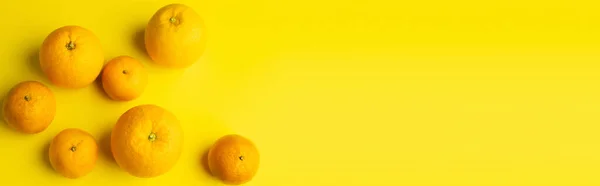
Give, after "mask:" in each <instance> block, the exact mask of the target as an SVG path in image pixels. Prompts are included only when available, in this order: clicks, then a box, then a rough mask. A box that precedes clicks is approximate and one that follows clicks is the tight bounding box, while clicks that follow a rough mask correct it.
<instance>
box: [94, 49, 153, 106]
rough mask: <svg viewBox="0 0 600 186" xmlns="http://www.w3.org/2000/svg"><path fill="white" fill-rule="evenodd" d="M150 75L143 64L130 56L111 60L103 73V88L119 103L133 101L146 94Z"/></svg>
mask: <svg viewBox="0 0 600 186" xmlns="http://www.w3.org/2000/svg"><path fill="white" fill-rule="evenodd" d="M147 83H148V74H147V73H146V69H144V66H143V65H142V63H140V62H139V61H138V60H136V59H134V58H132V57H129V56H119V57H116V58H114V59H112V60H110V61H109V62H108V63H107V64H106V66H104V70H103V71H102V87H103V88H104V91H105V92H106V94H108V96H109V97H110V98H112V99H114V100H117V101H129V100H133V99H135V98H137V97H139V96H140V95H142V93H143V92H144V89H145V88H146V84H147Z"/></svg>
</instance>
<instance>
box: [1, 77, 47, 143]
mask: <svg viewBox="0 0 600 186" xmlns="http://www.w3.org/2000/svg"><path fill="white" fill-rule="evenodd" d="M2 108H3V111H2V115H3V116H4V120H5V121H6V123H8V125H9V126H11V127H12V128H14V129H16V130H17V131H20V132H23V133H29V134H35V133H39V132H42V131H44V130H45V129H46V128H48V126H49V125H50V123H52V120H54V115H55V114H56V99H55V98H54V94H53V93H52V91H51V90H50V89H49V88H48V87H46V85H44V84H42V83H40V82H37V81H24V82H21V83H19V84H17V85H15V86H14V87H13V88H12V89H11V90H10V91H9V92H8V96H7V97H6V99H5V100H4V103H3V106H2Z"/></svg>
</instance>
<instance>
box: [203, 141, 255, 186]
mask: <svg viewBox="0 0 600 186" xmlns="http://www.w3.org/2000/svg"><path fill="white" fill-rule="evenodd" d="M259 164H260V155H259V153H258V149H257V148H256V146H255V145H254V143H252V141H250V140H248V139H247V138H245V137H243V136H240V135H236V134H230V135H226V136H223V137H221V138H220V139H218V140H217V141H216V142H215V144H214V145H213V146H212V147H211V149H210V150H209V151H208V167H209V169H210V171H211V173H212V174H213V175H214V176H216V177H217V178H219V179H221V180H222V181H223V182H224V183H225V184H230V185H239V184H244V183H246V182H249V181H251V180H252V178H253V177H254V175H256V172H257V171H258V166H259Z"/></svg>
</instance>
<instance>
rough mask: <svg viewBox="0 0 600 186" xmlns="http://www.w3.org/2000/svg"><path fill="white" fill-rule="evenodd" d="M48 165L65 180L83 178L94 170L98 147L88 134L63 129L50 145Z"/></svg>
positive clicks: (77, 130)
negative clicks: (65, 178)
mask: <svg viewBox="0 0 600 186" xmlns="http://www.w3.org/2000/svg"><path fill="white" fill-rule="evenodd" d="M48 155H49V158H50V164H52V167H53V168H54V170H56V171H57V172H58V173H60V174H61V175H63V176H65V177H67V178H79V177H82V176H85V175H86V174H88V173H89V172H91V171H92V169H94V166H95V165H96V160H97V159H98V145H97V144H96V140H95V139H94V137H92V135H90V134H89V133H87V132H85V131H83V130H80V129H65V130H63V131H61V132H60V133H58V134H57V135H56V137H54V139H53V140H52V142H51V143H50V150H49V153H48Z"/></svg>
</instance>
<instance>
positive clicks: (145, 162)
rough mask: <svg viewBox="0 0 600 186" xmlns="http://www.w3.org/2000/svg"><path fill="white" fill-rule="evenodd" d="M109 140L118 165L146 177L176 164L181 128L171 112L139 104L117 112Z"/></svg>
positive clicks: (166, 170) (133, 173)
mask: <svg viewBox="0 0 600 186" xmlns="http://www.w3.org/2000/svg"><path fill="white" fill-rule="evenodd" d="M110 139H111V140H110V141H111V149H112V153H113V156H114V158H115V161H116V162H117V164H118V165H119V167H121V168H122V169H124V170H125V171H127V172H129V174H131V175H133V176H137V177H142V178H148V177H156V176H159V175H162V174H164V173H166V172H168V171H169V170H170V169H171V168H172V167H173V166H174V165H175V164H176V163H177V160H178V159H179V156H180V155H181V151H182V146H183V131H182V129H181V126H180V125H179V120H177V118H176V117H175V115H173V114H172V113H171V112H169V111H167V110H165V109H163V108H161V107H159V106H156V105H140V106H136V107H133V108H131V109H129V110H127V111H126V112H125V113H123V115H121V117H120V118H119V120H118V121H117V124H116V125H115V127H114V128H113V130H112V134H111V138H110Z"/></svg>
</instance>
